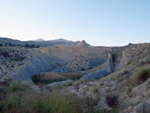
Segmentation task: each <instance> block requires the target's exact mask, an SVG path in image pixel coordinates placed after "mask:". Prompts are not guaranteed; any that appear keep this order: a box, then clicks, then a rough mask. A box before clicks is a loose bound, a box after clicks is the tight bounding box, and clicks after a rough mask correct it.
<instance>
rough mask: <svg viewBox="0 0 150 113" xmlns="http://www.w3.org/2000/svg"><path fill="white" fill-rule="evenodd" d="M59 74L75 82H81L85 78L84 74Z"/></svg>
mask: <svg viewBox="0 0 150 113" xmlns="http://www.w3.org/2000/svg"><path fill="white" fill-rule="evenodd" d="M59 74H60V75H62V76H64V77H66V78H68V79H71V80H74V81H76V80H79V79H80V78H81V77H82V76H83V74H80V73H59Z"/></svg>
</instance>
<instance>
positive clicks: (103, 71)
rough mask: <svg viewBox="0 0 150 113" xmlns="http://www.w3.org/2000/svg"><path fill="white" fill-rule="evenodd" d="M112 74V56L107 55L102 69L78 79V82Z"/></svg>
mask: <svg viewBox="0 0 150 113" xmlns="http://www.w3.org/2000/svg"><path fill="white" fill-rule="evenodd" d="M112 72H113V64H112V55H111V54H110V53H109V54H108V57H107V61H106V62H105V63H104V64H102V67H101V69H100V70H99V71H97V72H94V73H90V74H87V75H85V76H83V77H82V78H81V79H80V81H86V80H88V81H89V80H94V79H99V78H101V77H103V76H104V75H107V74H109V73H112Z"/></svg>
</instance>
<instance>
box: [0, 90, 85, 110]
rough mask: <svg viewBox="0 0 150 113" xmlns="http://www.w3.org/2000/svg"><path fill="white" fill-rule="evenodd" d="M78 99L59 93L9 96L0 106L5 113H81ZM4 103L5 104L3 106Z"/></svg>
mask: <svg viewBox="0 0 150 113" xmlns="http://www.w3.org/2000/svg"><path fill="white" fill-rule="evenodd" d="M79 102H80V101H79V99H77V98H75V97H74V96H72V95H62V94H61V93H60V92H57V91H54V92H51V93H47V94H45V93H40V94H36V93H33V92H32V93H31V92H30V93H29V92H26V93H24V94H21V95H18V94H15V93H13V94H11V95H9V96H8V98H7V99H6V101H5V102H3V103H2V104H1V106H0V108H1V109H2V110H1V111H2V112H5V113H10V112H11V113H81V112H82V110H81V106H79V105H80V104H79ZM4 103H5V104H4Z"/></svg>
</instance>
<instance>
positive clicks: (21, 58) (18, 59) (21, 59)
mask: <svg viewBox="0 0 150 113" xmlns="http://www.w3.org/2000/svg"><path fill="white" fill-rule="evenodd" d="M25 58H26V57H25V56H20V57H16V58H11V60H14V61H23V60H24V59H25Z"/></svg>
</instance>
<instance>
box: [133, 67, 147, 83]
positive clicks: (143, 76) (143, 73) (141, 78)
mask: <svg viewBox="0 0 150 113" xmlns="http://www.w3.org/2000/svg"><path fill="white" fill-rule="evenodd" d="M149 78H150V68H142V69H140V70H139V71H138V73H137V74H136V75H135V83H134V84H135V85H139V84H141V83H143V82H145V81H146V80H147V79H149ZM133 79H134V78H133Z"/></svg>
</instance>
